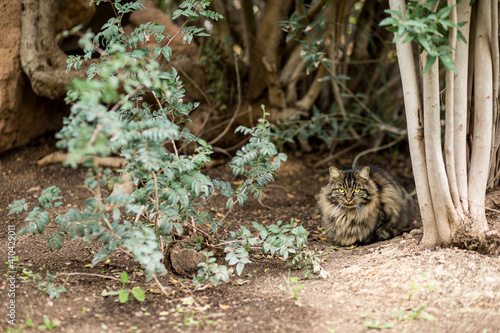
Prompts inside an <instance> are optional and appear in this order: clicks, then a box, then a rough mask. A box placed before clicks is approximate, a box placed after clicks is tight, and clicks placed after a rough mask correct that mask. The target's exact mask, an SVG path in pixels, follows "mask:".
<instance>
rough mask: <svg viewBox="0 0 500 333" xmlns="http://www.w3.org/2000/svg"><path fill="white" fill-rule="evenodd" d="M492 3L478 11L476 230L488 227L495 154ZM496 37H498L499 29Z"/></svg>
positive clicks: (472, 174)
mask: <svg viewBox="0 0 500 333" xmlns="http://www.w3.org/2000/svg"><path fill="white" fill-rule="evenodd" d="M490 13H491V2H489V1H480V2H479V3H478V12H477V17H478V20H477V29H476V38H475V45H474V51H475V59H474V60H475V61H474V129H473V134H472V151H471V164H470V171H469V200H470V214H471V218H472V220H473V221H474V223H473V225H472V232H473V234H475V235H480V234H482V233H484V232H485V231H486V230H488V223H487V221H486V215H485V212H484V202H485V194H486V186H487V182H488V171H489V165H490V154H491V136H492V127H493V125H492V122H493V76H492V75H493V66H492V59H491V47H490V41H491V37H492V36H491V19H490V18H491V14H490ZM495 38H498V36H497V32H495Z"/></svg>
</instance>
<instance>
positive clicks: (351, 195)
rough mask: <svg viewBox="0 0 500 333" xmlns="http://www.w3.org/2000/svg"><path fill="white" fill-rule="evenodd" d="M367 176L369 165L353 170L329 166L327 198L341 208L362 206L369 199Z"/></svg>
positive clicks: (368, 174)
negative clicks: (342, 169) (328, 191)
mask: <svg viewBox="0 0 500 333" xmlns="http://www.w3.org/2000/svg"><path fill="white" fill-rule="evenodd" d="M369 176H370V168H369V167H364V168H362V169H361V170H357V171H354V172H351V171H347V172H345V171H340V170H339V169H337V168H336V167H333V166H332V167H330V190H331V192H330V193H329V194H328V197H329V200H330V201H331V203H332V204H334V205H337V206H339V207H342V208H347V209H351V208H359V207H362V206H363V205H364V204H366V203H367V202H368V201H369V186H368V179H369Z"/></svg>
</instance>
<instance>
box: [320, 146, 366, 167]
mask: <svg viewBox="0 0 500 333" xmlns="http://www.w3.org/2000/svg"><path fill="white" fill-rule="evenodd" d="M360 144H361V141H357V142H356V143H354V144H353V145H351V146H349V147H347V148H344V149H342V150H341V151H339V152H337V153H335V154H333V155H329V156H328V157H326V158H324V159H322V160H321V161H319V162H316V163H315V164H313V167H314V168H317V167H319V166H320V165H322V164H325V163H327V162H329V161H331V160H333V159H334V158H337V157H339V156H340V155H342V154H345V153H347V152H348V151H349V150H351V149H354V148H356V147H357V146H359V145H360Z"/></svg>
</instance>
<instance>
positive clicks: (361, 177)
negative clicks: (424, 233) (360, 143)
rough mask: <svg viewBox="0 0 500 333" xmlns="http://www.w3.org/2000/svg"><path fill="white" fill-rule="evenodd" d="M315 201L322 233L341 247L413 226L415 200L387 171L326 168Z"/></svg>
mask: <svg viewBox="0 0 500 333" xmlns="http://www.w3.org/2000/svg"><path fill="white" fill-rule="evenodd" d="M318 204H319V207H320V209H321V213H322V217H323V226H324V227H325V232H326V236H327V237H328V238H329V239H331V240H332V241H333V242H334V243H335V244H337V245H341V246H349V245H352V244H368V243H373V242H377V241H381V240H386V239H389V238H393V237H395V236H397V235H400V234H402V233H403V232H405V231H409V230H411V229H413V228H414V227H415V222H414V221H415V214H416V207H415V202H414V201H413V199H412V198H411V197H410V195H409V194H408V193H407V192H406V191H405V190H404V189H403V187H402V186H401V185H399V184H398V182H397V181H396V180H395V179H394V177H393V176H392V175H391V174H390V173H389V172H387V171H385V170H383V169H380V168H377V167H368V166H365V167H358V168H355V169H352V170H345V171H341V170H339V169H337V168H336V167H333V166H332V167H330V180H329V182H328V185H326V186H325V187H323V188H322V189H321V193H320V194H319V196H318Z"/></svg>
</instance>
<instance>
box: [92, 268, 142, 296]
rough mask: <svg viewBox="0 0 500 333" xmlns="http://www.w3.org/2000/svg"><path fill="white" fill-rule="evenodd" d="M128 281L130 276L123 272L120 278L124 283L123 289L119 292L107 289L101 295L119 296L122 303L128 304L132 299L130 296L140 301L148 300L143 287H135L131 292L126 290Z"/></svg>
mask: <svg viewBox="0 0 500 333" xmlns="http://www.w3.org/2000/svg"><path fill="white" fill-rule="evenodd" d="M127 281H128V274H127V272H125V271H123V272H122V276H121V277H120V282H121V283H122V287H121V288H120V290H119V291H107V290H106V289H103V291H102V293H101V295H102V296H116V295H118V300H119V301H120V303H126V302H127V301H128V300H129V299H130V297H129V295H130V294H132V296H134V298H135V299H136V300H137V301H139V302H143V301H144V300H145V299H146V294H145V293H144V290H142V289H141V287H134V288H132V289H131V290H128V289H125V283H127Z"/></svg>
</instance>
